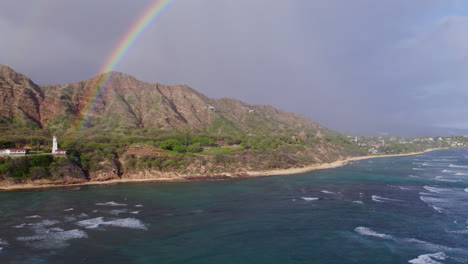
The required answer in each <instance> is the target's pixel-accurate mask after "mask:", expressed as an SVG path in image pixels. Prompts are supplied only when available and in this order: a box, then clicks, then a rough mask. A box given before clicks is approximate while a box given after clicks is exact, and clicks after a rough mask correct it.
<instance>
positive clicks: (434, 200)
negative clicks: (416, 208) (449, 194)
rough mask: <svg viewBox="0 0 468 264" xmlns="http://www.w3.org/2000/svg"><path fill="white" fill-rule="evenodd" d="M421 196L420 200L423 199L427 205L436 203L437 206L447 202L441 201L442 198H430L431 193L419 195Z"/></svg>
mask: <svg viewBox="0 0 468 264" xmlns="http://www.w3.org/2000/svg"><path fill="white" fill-rule="evenodd" d="M419 194H420V195H421V196H419V199H421V201H423V202H425V203H427V204H431V205H432V204H434V203H437V204H441V203H446V202H447V200H445V199H441V198H435V197H432V196H429V195H430V194H429V193H419Z"/></svg>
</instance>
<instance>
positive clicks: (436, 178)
mask: <svg viewBox="0 0 468 264" xmlns="http://www.w3.org/2000/svg"><path fill="white" fill-rule="evenodd" d="M434 179H435V180H436V181H443V182H459V181H460V180H450V179H445V178H444V177H442V176H436V177H435V178H434Z"/></svg>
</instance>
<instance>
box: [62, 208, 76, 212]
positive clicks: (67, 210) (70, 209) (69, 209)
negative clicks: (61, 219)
mask: <svg viewBox="0 0 468 264" xmlns="http://www.w3.org/2000/svg"><path fill="white" fill-rule="evenodd" d="M73 210H75V209H73V208H68V209H65V210H63V211H64V212H70V211H73Z"/></svg>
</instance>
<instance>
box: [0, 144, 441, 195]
mask: <svg viewBox="0 0 468 264" xmlns="http://www.w3.org/2000/svg"><path fill="white" fill-rule="evenodd" d="M440 149H445V148H434V149H427V150H424V151H420V152H411V153H404V154H390V155H372V156H360V157H349V158H345V159H341V160H337V161H334V162H331V163H322V164H314V165H310V166H306V167H302V168H290V169H275V170H266V171H247V172H245V173H242V174H233V173H221V174H220V175H219V178H220V177H223V178H232V179H234V178H249V177H267V176H278V175H292V174H299V173H305V172H310V171H316V170H324V169H333V168H339V167H343V166H345V165H347V164H349V163H351V162H355V161H361V160H367V159H374V158H388V157H402V156H412V155H419V154H423V153H427V152H431V151H434V150H440ZM213 178H218V177H217V175H201V176H197V175H193V176H188V175H185V176H177V177H171V178H150V179H125V178H124V179H114V180H107V181H88V182H81V183H71V184H53V183H46V184H40V183H25V184H11V185H0V191H17V190H36V189H44V188H63V187H68V188H72V187H80V186H87V185H107V184H120V183H144V182H189V181H193V180H194V179H197V180H204V179H213Z"/></svg>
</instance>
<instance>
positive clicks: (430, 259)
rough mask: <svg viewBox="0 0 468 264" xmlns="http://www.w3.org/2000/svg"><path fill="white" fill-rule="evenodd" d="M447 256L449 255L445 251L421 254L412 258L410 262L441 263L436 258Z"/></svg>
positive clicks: (423, 263) (418, 263)
mask: <svg viewBox="0 0 468 264" xmlns="http://www.w3.org/2000/svg"><path fill="white" fill-rule="evenodd" d="M447 258H448V256H447V255H445V253H444V252H438V253H434V254H424V255H420V256H418V257H417V258H415V259H412V260H410V261H408V262H409V263H413V264H440V263H441V262H438V261H436V260H446V259H447Z"/></svg>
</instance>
